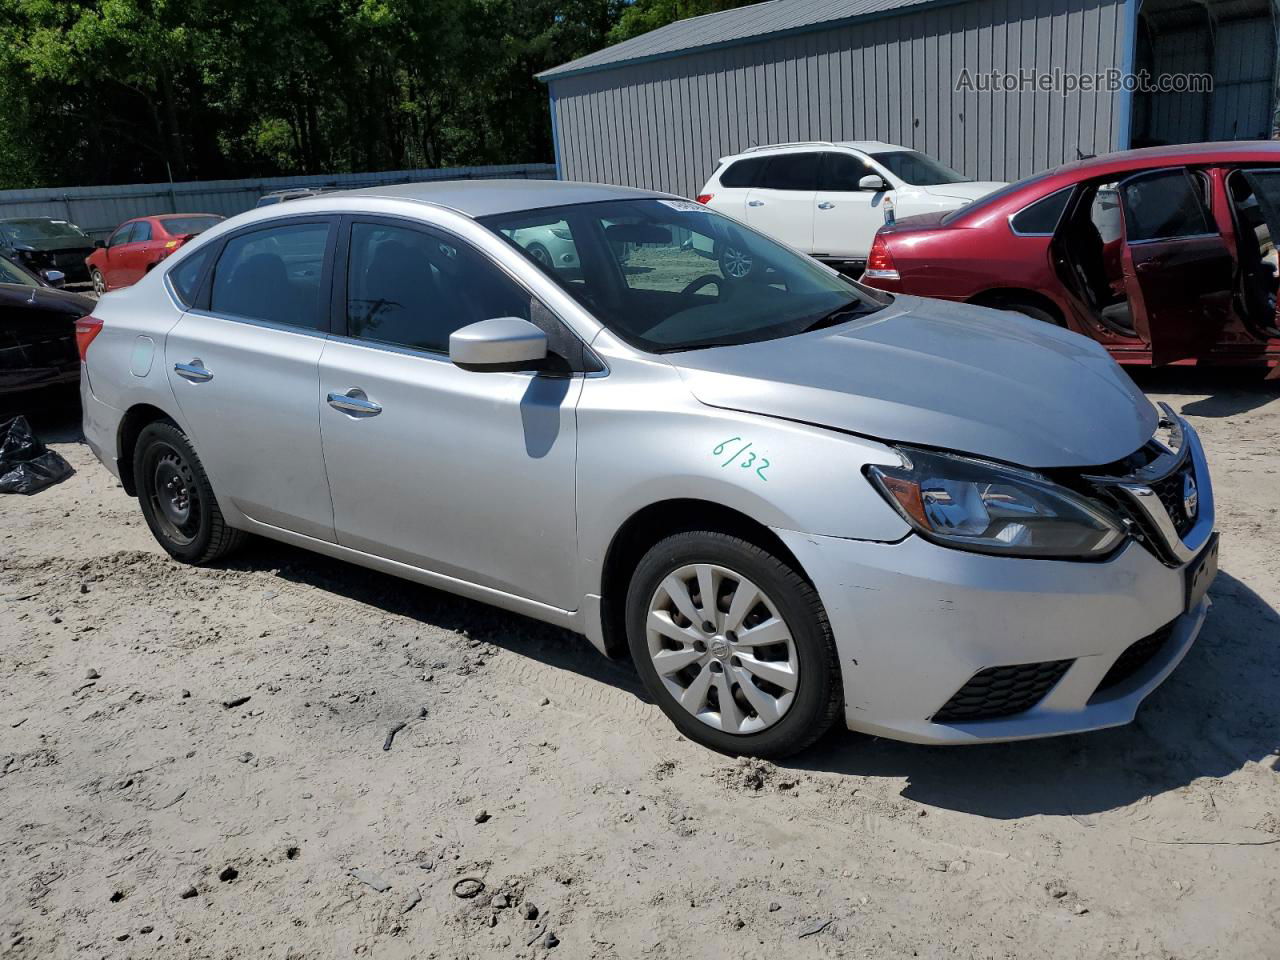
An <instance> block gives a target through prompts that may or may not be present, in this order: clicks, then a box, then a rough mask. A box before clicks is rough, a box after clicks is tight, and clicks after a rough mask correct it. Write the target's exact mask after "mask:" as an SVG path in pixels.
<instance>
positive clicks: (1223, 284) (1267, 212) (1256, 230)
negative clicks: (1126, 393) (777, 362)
mask: <svg viewBox="0 0 1280 960" xmlns="http://www.w3.org/2000/svg"><path fill="white" fill-rule="evenodd" d="M1277 237H1280V143H1267V142H1260V141H1248V142H1239V143H1207V144H1190V145H1182V146H1177V147H1155V148H1150V149H1144V150H1129V151H1125V152H1123V153H1115V154H1111V155H1109V156H1106V157H1097V158H1093V159H1089V160H1082V161H1078V162H1076V163H1070V164H1067V165H1065V166H1062V167H1059V168H1057V169H1056V170H1052V171H1050V172H1048V173H1044V174H1040V175H1038V176H1035V177H1031V178H1029V179H1026V180H1022V181H1019V182H1018V183H1015V184H1012V185H1011V186H1009V187H1006V188H1005V189H1003V190H998V191H996V192H995V193H992V194H989V195H987V196H986V197H983V198H982V199H980V200H977V201H975V202H974V203H972V204H970V205H968V206H966V207H962V208H960V209H959V210H956V211H953V212H951V213H948V214H930V215H927V216H923V217H911V218H907V219H904V220H900V221H898V222H897V223H896V224H894V225H892V226H885V227H883V228H882V229H881V230H880V231H879V233H878V234H877V235H876V240H875V242H874V243H873V245H872V248H871V254H870V257H869V258H868V262H867V269H866V272H865V273H864V274H863V281H864V282H865V283H867V284H870V285H871V286H875V287H880V288H881V289H885V290H892V291H895V292H900V293H908V294H917V295H920V296H927V297H940V298H943V299H947V300H959V301H965V302H970V303H977V304H981V305H984V306H991V307H997V308H1000V309H1005V310H1014V311H1018V312H1020V313H1024V314H1027V315H1029V316H1032V317H1035V318H1037V319H1039V320H1044V321H1046V322H1050V323H1056V324H1059V325H1062V326H1066V327H1069V328H1070V329H1072V330H1075V331H1076V332H1078V333H1083V334H1085V335H1086V336H1090V337H1093V338H1094V339H1096V340H1098V341H1099V342H1100V343H1102V344H1103V345H1104V346H1106V347H1107V349H1108V350H1110V351H1111V353H1112V355H1113V356H1114V357H1115V358H1116V359H1117V360H1119V361H1120V362H1121V363H1134V364H1166V363H1259V364H1266V365H1268V366H1272V367H1275V366H1277V364H1280V313H1278V312H1277V303H1276V289H1277V274H1278V272H1280V271H1278V269H1277V260H1276V247H1275V239H1274V238H1277Z"/></svg>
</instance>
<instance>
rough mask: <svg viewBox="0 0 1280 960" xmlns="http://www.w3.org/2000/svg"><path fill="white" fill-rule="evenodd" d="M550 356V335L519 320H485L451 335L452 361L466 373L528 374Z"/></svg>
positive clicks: (502, 318)
mask: <svg viewBox="0 0 1280 960" xmlns="http://www.w3.org/2000/svg"><path fill="white" fill-rule="evenodd" d="M546 356H547V335H546V334H545V333H543V332H542V330H540V329H539V328H538V327H536V326H534V325H533V324H532V323H530V322H529V321H528V320H521V319H520V318H519V317H495V318H493V319H492V320H481V321H480V322H479V323H472V324H468V325H467V326H465V327H463V328H461V329H460V330H455V331H453V333H451V334H449V359H450V360H452V361H453V362H454V364H456V365H457V366H459V367H462V368H463V369H464V370H528V369H529V368H530V367H533V366H535V365H536V364H537V363H538V361H540V360H544V359H546Z"/></svg>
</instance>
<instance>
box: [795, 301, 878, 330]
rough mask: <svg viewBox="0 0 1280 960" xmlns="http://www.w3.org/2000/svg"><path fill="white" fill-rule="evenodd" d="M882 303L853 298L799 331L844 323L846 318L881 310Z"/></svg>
mask: <svg viewBox="0 0 1280 960" xmlns="http://www.w3.org/2000/svg"><path fill="white" fill-rule="evenodd" d="M883 309H884V304H882V303H863V302H862V301H861V300H855V301H854V302H853V303H846V304H845V305H844V306H842V307H836V308H835V309H834V310H832V311H831V312H830V313H827V314H824V315H823V316H821V317H819V318H818V319H817V320H814V321H813V322H812V323H811V324H809V325H808V326H807V327H805V328H804V329H803V330H801V331H800V332H801V333H809V332H810V331H811V330H822V329H824V328H825V327H834V326H836V325H837V324H840V323H844V322H845V321H846V320H853V319H855V318H857V317H865V316H866V315H867V314H869V313H875V312H876V311H877V310H883Z"/></svg>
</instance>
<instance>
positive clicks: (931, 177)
mask: <svg viewBox="0 0 1280 960" xmlns="http://www.w3.org/2000/svg"><path fill="white" fill-rule="evenodd" d="M871 156H872V158H874V159H875V161H876V162H877V163H879V164H881V165H882V166H884V167H887V168H888V170H889V172H890V173H892V174H893V175H894V176H895V177H897V178H898V179H899V180H901V181H903V182H904V183H909V184H911V185H912V186H915V187H936V186H937V185H938V184H940V183H967V182H968V181H969V178H968V177H966V176H965V175H964V174H962V173H956V172H955V171H954V170H952V169H951V168H950V167H944V166H943V165H942V164H940V163H939V162H938V161H937V160H935V159H933V157H928V156H925V155H924V154H923V153H917V152H916V151H914V150H894V151H893V152H892V153H873V154H871Z"/></svg>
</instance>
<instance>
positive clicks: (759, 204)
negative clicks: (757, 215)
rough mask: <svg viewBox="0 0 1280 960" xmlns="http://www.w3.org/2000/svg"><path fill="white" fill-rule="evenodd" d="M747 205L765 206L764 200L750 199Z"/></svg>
mask: <svg viewBox="0 0 1280 960" xmlns="http://www.w3.org/2000/svg"><path fill="white" fill-rule="evenodd" d="M747 206H748V207H763V206H764V201H763V200H748V201H747Z"/></svg>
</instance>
